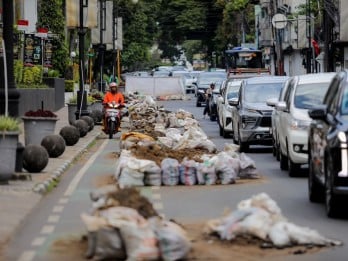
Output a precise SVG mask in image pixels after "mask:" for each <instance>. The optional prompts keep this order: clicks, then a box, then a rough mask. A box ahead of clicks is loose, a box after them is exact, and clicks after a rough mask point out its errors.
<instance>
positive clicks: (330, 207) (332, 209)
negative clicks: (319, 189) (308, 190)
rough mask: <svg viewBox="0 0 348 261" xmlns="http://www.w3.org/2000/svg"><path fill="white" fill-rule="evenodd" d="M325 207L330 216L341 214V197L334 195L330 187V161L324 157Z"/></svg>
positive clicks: (331, 170)
mask: <svg viewBox="0 0 348 261" xmlns="http://www.w3.org/2000/svg"><path fill="white" fill-rule="evenodd" d="M325 166H327V167H326V168H325V169H326V171H325V172H326V175H325V208H326V214H327V216H328V217H330V218H335V217H338V216H339V215H340V214H341V205H342V204H341V197H339V196H338V195H335V194H334V192H333V189H332V182H331V177H332V175H333V166H332V161H331V162H330V161H329V160H326V159H325Z"/></svg>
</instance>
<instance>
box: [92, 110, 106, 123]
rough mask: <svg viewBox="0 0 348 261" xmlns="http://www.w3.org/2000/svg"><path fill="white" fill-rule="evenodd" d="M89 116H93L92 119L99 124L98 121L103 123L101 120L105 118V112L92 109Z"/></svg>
mask: <svg viewBox="0 0 348 261" xmlns="http://www.w3.org/2000/svg"><path fill="white" fill-rule="evenodd" d="M89 116H90V117H92V119H93V120H94V124H97V123H101V121H102V120H103V116H104V114H103V112H102V111H100V110H93V111H91V113H90V114H89Z"/></svg>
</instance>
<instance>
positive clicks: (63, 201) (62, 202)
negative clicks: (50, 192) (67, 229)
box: [58, 198, 69, 204]
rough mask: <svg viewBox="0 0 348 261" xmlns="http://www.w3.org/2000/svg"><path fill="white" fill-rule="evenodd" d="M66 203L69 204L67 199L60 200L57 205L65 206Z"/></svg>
mask: <svg viewBox="0 0 348 261" xmlns="http://www.w3.org/2000/svg"><path fill="white" fill-rule="evenodd" d="M68 202H69V198H61V199H60V200H59V202H58V203H59V204H66V203H68Z"/></svg>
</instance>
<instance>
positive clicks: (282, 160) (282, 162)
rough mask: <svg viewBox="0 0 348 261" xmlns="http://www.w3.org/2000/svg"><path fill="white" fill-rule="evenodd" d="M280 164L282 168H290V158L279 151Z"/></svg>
mask: <svg viewBox="0 0 348 261" xmlns="http://www.w3.org/2000/svg"><path fill="white" fill-rule="evenodd" d="M279 166H280V169H281V170H288V158H287V157H286V156H285V155H284V154H283V153H282V151H281V150H280V151H279Z"/></svg>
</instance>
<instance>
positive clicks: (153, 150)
mask: <svg viewBox="0 0 348 261" xmlns="http://www.w3.org/2000/svg"><path fill="white" fill-rule="evenodd" d="M131 152H132V154H133V156H134V157H136V158H137V159H146V160H152V161H154V162H156V163H157V165H158V166H161V162H162V160H163V159H165V158H173V159H177V160H178V161H179V162H181V161H182V160H183V159H184V158H188V159H190V160H191V159H192V160H195V161H197V162H202V160H201V159H200V156H201V155H203V154H208V153H209V152H208V151H207V150H203V149H181V150H173V149H169V148H165V147H161V146H157V145H154V146H138V145H134V146H133V147H132V148H131Z"/></svg>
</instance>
